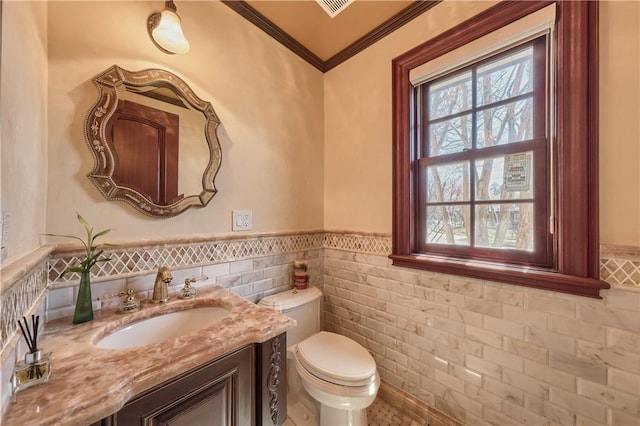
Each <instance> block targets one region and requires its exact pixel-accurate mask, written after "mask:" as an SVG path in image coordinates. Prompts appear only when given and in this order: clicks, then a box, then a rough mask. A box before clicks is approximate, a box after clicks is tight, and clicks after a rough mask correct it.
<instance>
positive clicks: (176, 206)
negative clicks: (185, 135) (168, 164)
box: [84, 65, 222, 218]
mask: <svg viewBox="0 0 640 426" xmlns="http://www.w3.org/2000/svg"><path fill="white" fill-rule="evenodd" d="M93 83H94V84H95V85H96V87H97V88H98V91H99V96H98V100H97V101H96V103H95V104H94V105H93V107H92V108H91V109H90V110H89V112H88V114H87V116H86V118H85V123H84V135H85V139H86V142H87V144H88V145H89V149H90V150H91V153H92V154H93V159H94V166H93V170H92V171H91V172H90V173H88V174H87V177H88V178H89V180H90V181H91V182H92V183H93V184H94V185H95V186H96V188H98V190H99V191H100V192H101V193H102V195H104V196H105V198H106V199H107V200H120V201H125V202H127V203H129V204H130V205H132V206H133V207H135V208H136V209H137V210H138V211H140V212H142V213H144V214H146V215H148V216H153V217H161V218H164V217H173V216H176V215H178V214H180V213H182V212H184V211H185V210H187V209H188V208H190V207H204V206H206V205H207V204H208V203H209V201H211V199H212V198H213V196H214V195H215V194H216V193H217V192H218V190H217V189H216V188H215V185H214V179H215V176H216V174H217V173H218V170H219V169H220V164H221V161H222V151H221V148H220V141H219V140H218V135H217V129H218V126H219V125H220V120H219V119H218V116H217V115H216V113H215V111H214V109H213V107H212V106H211V104H210V103H209V102H206V101H203V100H202V99H200V98H199V97H198V96H197V95H196V94H195V93H194V92H193V90H191V88H190V87H189V86H188V85H187V83H185V82H184V81H183V80H182V79H181V78H180V77H178V76H176V75H174V74H172V73H171V72H169V71H165V70H160V69H146V70H142V71H133V72H132V71H127V70H125V69H124V68H121V67H119V66H117V65H113V66H112V67H110V68H108V69H107V70H106V71H104V72H102V73H100V74H99V75H97V76H96V77H95V78H94V79H93ZM122 85H124V86H125V87H134V88H135V87H138V88H139V87H148V86H154V87H163V88H167V89H170V90H172V91H174V92H175V93H176V94H178V95H179V96H180V97H181V98H182V100H183V101H184V102H186V103H189V105H190V106H191V107H193V108H194V109H196V110H199V111H201V112H202V113H203V114H204V116H205V119H206V124H205V128H204V136H205V138H206V142H207V145H208V147H209V163H208V165H207V167H206V168H205V170H204V172H203V175H202V191H201V192H200V194H197V195H188V196H185V197H184V198H183V199H181V200H179V201H177V202H175V203H173V204H170V205H166V206H163V205H158V204H154V203H152V202H151V201H149V199H148V198H147V197H146V196H144V195H143V194H141V193H139V192H137V191H135V190H134V189H131V188H128V187H126V186H119V185H118V184H116V182H114V180H113V178H112V176H113V172H114V167H115V160H114V156H113V153H112V152H111V149H110V147H109V144H108V143H107V138H106V128H107V124H108V123H109V119H110V118H111V117H112V115H113V113H114V111H115V110H116V107H117V105H118V91H117V90H118V88H119V87H120V86H122Z"/></svg>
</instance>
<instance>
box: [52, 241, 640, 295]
mask: <svg viewBox="0 0 640 426" xmlns="http://www.w3.org/2000/svg"><path fill="white" fill-rule="evenodd" d="M227 238H228V239H224V237H218V238H217V239H215V240H214V241H211V240H208V241H206V240H203V241H199V242H193V241H188V240H187V241H183V240H174V241H167V242H163V243H162V244H156V245H154V244H153V243H149V242H148V243H145V245H136V244H133V245H130V246H129V247H127V248H126V249H124V250H119V251H116V252H113V253H112V254H110V256H111V258H112V261H111V262H108V263H102V264H99V265H96V267H95V269H94V270H93V271H92V274H93V276H94V280H95V281H96V282H97V281H101V280H106V279H116V278H120V277H122V276H131V275H137V274H146V273H151V272H153V271H156V270H157V269H158V267H160V266H167V267H169V268H185V267H191V266H200V265H208V264H213V263H218V262H228V261H233V260H242V259H250V258H255V257H260V256H269V255H275V254H283V253H291V252H296V251H302V250H311V249H319V248H331V249H337V250H348V251H354V252H357V253H364V254H374V255H380V256H387V255H389V254H390V253H391V236H390V235H388V234H367V233H353V232H342V231H331V232H324V233H323V232H310V233H295V234H282V235H264V236H253V237H242V238H237V239H232V238H231V237H227ZM81 255H82V254H81V253H65V252H54V254H53V255H52V258H51V260H50V265H49V282H51V283H70V282H77V281H78V280H79V276H78V275H77V274H68V275H65V276H64V277H62V276H61V275H62V271H64V270H65V268H67V267H68V266H70V265H72V264H74V263H76V262H77V261H78V256H81ZM600 276H601V278H602V279H603V280H604V281H606V282H608V283H609V284H611V285H612V286H614V287H623V288H629V287H632V288H638V289H640V247H623V246H607V245H603V246H601V259H600Z"/></svg>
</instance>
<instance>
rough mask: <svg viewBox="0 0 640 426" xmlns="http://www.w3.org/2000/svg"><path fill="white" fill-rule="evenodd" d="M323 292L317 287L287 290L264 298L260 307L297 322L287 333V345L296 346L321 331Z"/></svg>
mask: <svg viewBox="0 0 640 426" xmlns="http://www.w3.org/2000/svg"><path fill="white" fill-rule="evenodd" d="M321 296H322V292H321V291H320V290H319V289H318V288H317V287H311V286H309V287H308V288H306V289H304V290H287V291H283V292H282V293H277V294H273V295H271V296H267V297H264V298H262V300H260V302H258V305H261V306H265V307H268V308H271V309H273V310H275V311H278V312H281V313H283V314H285V315H287V316H288V317H290V318H293V319H294V320H296V322H297V324H298V325H297V326H296V327H294V328H292V329H290V330H288V331H287V345H289V346H292V345H295V344H297V343H299V342H301V341H303V340H304V339H306V338H307V337H311V336H313V335H314V334H316V333H318V332H319V331H320V300H321Z"/></svg>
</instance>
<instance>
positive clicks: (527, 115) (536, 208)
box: [414, 36, 552, 266]
mask: <svg viewBox="0 0 640 426" xmlns="http://www.w3.org/2000/svg"><path fill="white" fill-rule="evenodd" d="M547 51H548V49H547V36H542V37H539V38H537V39H536V40H533V41H530V42H528V43H525V44H523V45H521V46H518V47H516V48H513V49H510V50H509V51H507V52H503V53H500V54H497V55H495V56H492V57H489V58H487V59H484V60H483V61H481V62H478V63H475V64H473V65H471V66H467V67H466V68H463V69H461V70H458V71H454V72H450V73H447V74H445V75H444V76H441V77H439V78H437V79H434V80H431V81H427V82H425V83H423V84H421V85H420V86H419V87H418V88H417V89H416V90H417V94H416V95H417V117H418V118H417V124H418V127H417V130H418V131H417V134H416V136H415V139H414V140H415V145H416V153H417V159H416V160H415V163H416V167H417V172H416V173H415V176H416V180H417V182H416V185H415V187H416V190H417V194H416V195H415V199H416V200H417V201H418V211H417V226H416V232H417V235H416V237H415V239H416V242H417V245H416V249H417V252H419V253H431V254H442V255H453V256H457V257H464V258H475V259H490V260H503V261H507V262H514V263H521V264H526V265H532V264H535V265H540V266H551V265H552V263H551V259H550V254H551V243H552V238H551V234H550V229H549V226H548V224H549V218H550V216H551V214H550V211H549V206H550V203H549V198H550V197H549V192H548V191H547V190H546V189H547V188H549V167H548V164H549V155H548V146H549V143H548V140H549V139H548V138H547V134H548V131H547V123H548V120H547V117H546V114H547V111H548V108H547V105H548V103H547V100H548V96H547V84H546V76H547V75H548V73H547V63H548V61H547Z"/></svg>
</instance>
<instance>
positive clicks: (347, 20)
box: [222, 0, 439, 72]
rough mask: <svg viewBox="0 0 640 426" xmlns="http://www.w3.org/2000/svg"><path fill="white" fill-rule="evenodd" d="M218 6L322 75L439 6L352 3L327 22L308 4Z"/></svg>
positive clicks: (301, 0) (256, 1)
mask: <svg viewBox="0 0 640 426" xmlns="http://www.w3.org/2000/svg"><path fill="white" fill-rule="evenodd" d="M222 1H223V3H225V4H226V5H227V6H229V7H230V8H232V9H234V10H235V11H236V12H238V13H239V14H241V15H242V16H244V17H245V18H246V19H248V20H249V21H251V22H252V23H254V24H255V25H257V26H258V27H260V28H261V29H262V30H264V31H265V32H267V33H268V34H269V35H271V36H272V37H273V38H275V39H276V40H278V41H280V42H281V43H282V44H283V45H285V46H286V47H288V48H289V49H291V50H292V51H293V52H294V53H296V54H298V55H299V56H300V57H302V58H303V59H305V60H307V61H308V62H309V63H310V64H312V65H313V66H315V67H316V68H318V69H319V70H321V71H323V72H325V71H328V70H329V69H331V68H333V67H335V66H336V65H338V64H339V63H341V62H344V61H345V60H346V59H348V58H349V57H351V56H353V55H355V54H356V53H358V52H359V51H361V50H363V49H364V48H366V47H367V46H369V45H371V44H373V43H374V42H376V41H377V40H379V39H381V38H382V37H384V36H386V35H387V34H389V33H390V32H392V31H394V30H395V29H397V28H399V27H400V26H402V25H404V24H405V23H407V22H408V21H410V20H411V19H413V18H415V17H416V16H418V15H420V14H421V13H423V12H425V11H427V10H428V9H430V8H431V7H432V6H434V5H435V4H437V3H438V2H439V0H435V1H429V0H427V1H425V0H422V1H413V0H354V2H353V3H351V4H350V5H349V6H348V7H347V8H346V9H344V10H343V11H342V12H340V13H339V14H338V15H337V16H336V17H335V18H331V17H330V16H329V15H328V14H327V13H326V12H325V11H324V10H323V9H322V7H320V5H319V4H318V3H316V1H314V0H245V1H237V0H222Z"/></svg>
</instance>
